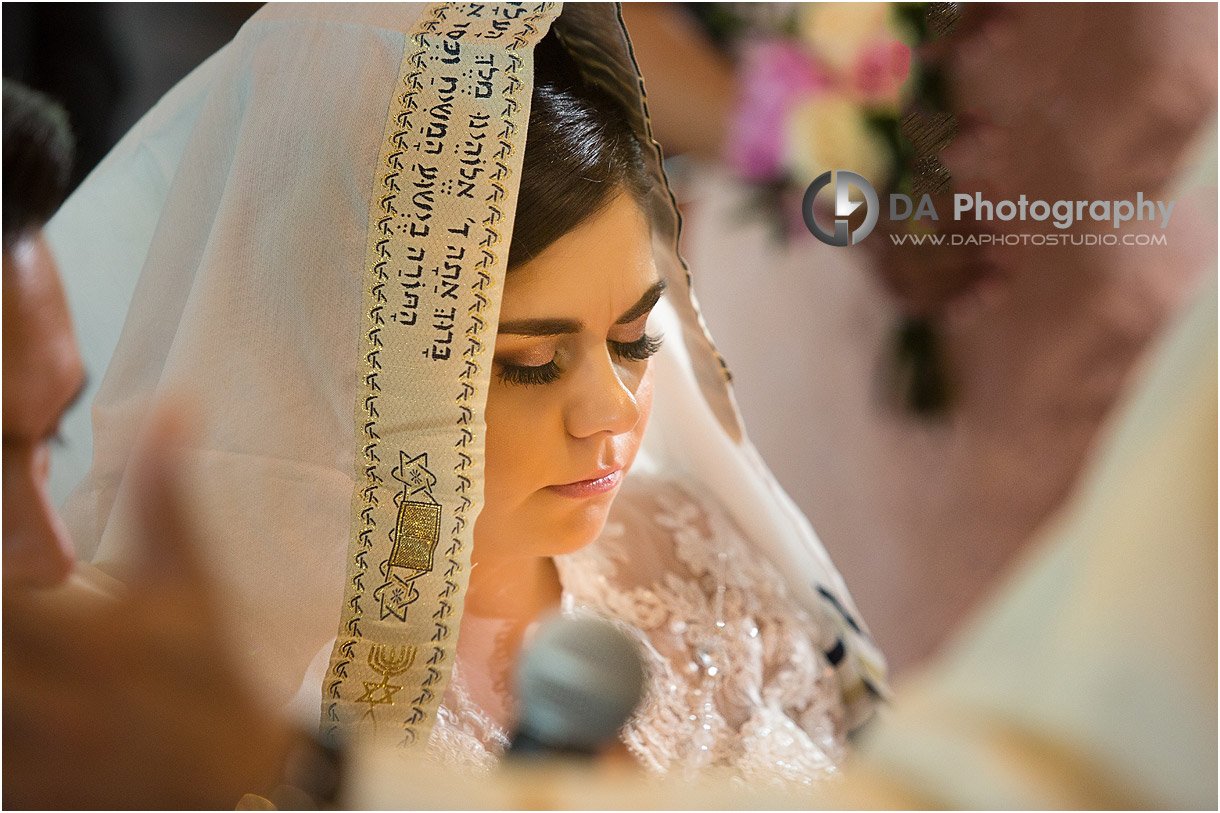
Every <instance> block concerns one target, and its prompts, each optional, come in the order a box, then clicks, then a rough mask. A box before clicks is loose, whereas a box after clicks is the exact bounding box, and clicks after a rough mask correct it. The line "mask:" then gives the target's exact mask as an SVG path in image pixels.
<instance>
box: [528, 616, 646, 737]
mask: <svg viewBox="0 0 1220 813" xmlns="http://www.w3.org/2000/svg"><path fill="white" fill-rule="evenodd" d="M646 676H647V674H646V671H645V668H644V660H643V658H642V657H641V655H640V650H639V646H638V645H637V644H636V642H635V641H634V640H632V638H630V637H629V636H628V635H627V633H625V632H623V631H622V630H620V629H619V628H618V627H616V626H615V625H614V624H611V623H610V622H609V621H605V620H603V619H599V618H591V617H585V618H563V617H556V618H553V619H551V620H549V621H546V622H544V623H543V625H542V627H541V628H540V629H539V630H538V633H537V634H536V635H535V636H534V640H533V641H532V642H531V644H530V645H529V647H528V648H527V649H526V650H525V652H524V654H523V655H522V656H521V660H520V661H518V663H517V671H516V683H517V686H516V688H517V701H518V707H519V709H520V714H519V716H518V721H517V731H516V733H515V734H514V735H513V738H512V744H511V745H510V746H509V753H510V754H515V755H522V754H531V755H540V754H547V755H553V756H592V755H593V754H595V753H597V752H598V751H599V750H601V749H602V748H604V747H605V746H606V745H608V744H610V743H612V742H614V741H615V740H616V739H617V737H618V731H619V729H621V728H622V727H623V725H624V724H625V723H626V722H627V720H628V719H629V718H630V717H631V714H632V712H634V711H635V707H636V706H637V705H639V702H640V699H641V698H642V697H643V695H644V681H645V678H646Z"/></svg>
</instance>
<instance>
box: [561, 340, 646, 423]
mask: <svg viewBox="0 0 1220 813" xmlns="http://www.w3.org/2000/svg"><path fill="white" fill-rule="evenodd" d="M582 366H583V367H584V368H585V369H584V375H581V376H575V377H574V378H573V384H574V393H573V395H572V397H571V399H570V400H569V401H568V404H567V407H566V409H565V410H564V424H565V426H566V427H567V430H568V434H569V435H571V436H572V437H574V438H588V437H593V436H594V435H597V434H599V433H601V432H606V433H609V434H610V435H622V434H625V433H627V432H630V431H631V430H632V429H634V428H635V425H636V424H637V423H639V420H640V406H639V403H638V401H637V400H636V393H635V390H634V389H633V387H638V386H639V376H638V375H633V374H632V373H630V372H628V373H625V374H621V373H620V370H619V367H618V365H617V364H615V362H614V359H613V358H612V357H611V356H610V353H609V350H606V351H604V352H599V353H597V354H595V356H594V358H593V360H592V361H591V363H589V364H586V365H582ZM629 385H630V386H629Z"/></svg>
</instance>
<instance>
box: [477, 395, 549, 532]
mask: <svg viewBox="0 0 1220 813" xmlns="http://www.w3.org/2000/svg"><path fill="white" fill-rule="evenodd" d="M540 389H543V388H527V387H509V386H507V385H504V384H499V383H497V382H494V381H493V382H492V385H491V390H490V391H489V392H488V394H487V443H486V447H485V449H486V461H487V465H486V470H485V471H486V485H485V490H484V494H485V500H486V503H487V506H488V508H495V506H496V505H497V504H500V503H503V502H504V501H507V500H511V499H512V498H513V495H515V494H517V495H519V493H520V492H522V491H523V490H532V489H533V488H534V485H533V479H535V478H531V476H530V472H532V471H535V470H536V469H538V464H539V461H540V460H542V459H545V458H546V457H547V456H548V455H552V454H553V451H549V450H548V447H547V442H546V438H547V432H546V431H545V427H546V426H548V425H549V422H550V421H551V420H552V416H551V413H552V412H554V407H553V406H551V405H550V404H549V403H548V402H547V399H546V398H545V397H544V396H543V395H542V394H541V393H540Z"/></svg>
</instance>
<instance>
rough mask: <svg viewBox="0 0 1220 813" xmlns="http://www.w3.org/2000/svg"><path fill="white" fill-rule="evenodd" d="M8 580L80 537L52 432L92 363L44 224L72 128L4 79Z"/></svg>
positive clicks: (32, 570)
mask: <svg viewBox="0 0 1220 813" xmlns="http://www.w3.org/2000/svg"><path fill="white" fill-rule="evenodd" d="M3 118H4V171H3V176H4V215H3V217H4V291H3V307H4V584H5V586H6V587H8V586H11V585H28V586H43V587H49V586H53V585H55V584H58V583H59V582H61V581H63V580H64V578H66V577H67V575H68V573H69V572H70V571H71V569H72V562H73V559H74V556H73V550H72V542H71V540H70V539H69V538H68V535H67V532H66V531H65V529H64V527H63V524H62V523H61V522H60V519H59V516H58V514H57V512H56V510H55V507H54V506H53V505H52V504H51V501H50V498H49V496H48V494H47V489H46V484H47V473H48V465H49V462H50V449H49V448H48V446H49V444H50V442H51V441H52V440H53V439H54V438H55V435H56V433H57V432H58V430H59V420H60V417H61V416H62V415H63V413H64V412H65V411H66V410H67V408H68V407H69V406H70V405H71V404H72V402H73V401H74V400H75V399H76V396H77V395H78V394H79V392H80V390H81V387H82V385H83V383H84V367H83V365H82V363H81V359H80V354H79V353H78V352H77V349H76V340H75V338H74V337H73V334H72V322H71V319H70V317H69V315H68V305H67V302H66V300H65V299H64V292H63V288H62V287H61V285H60V282H59V274H58V271H57V269H56V267H55V260H54V258H53V257H52V256H51V252H50V250H49V249H48V248H47V244H46V241H45V240H44V239H43V236H42V227H43V225H44V224H45V223H46V221H47V219H48V218H49V217H50V216H51V215H52V214H53V213H54V211H55V209H56V208H57V207H58V206H59V203H60V201H61V200H62V199H63V194H64V189H65V185H66V183H67V180H68V173H69V169H70V168H71V164H72V136H71V134H70V132H69V130H68V124H67V117H66V115H65V114H64V112H63V110H62V109H61V108H59V107H58V106H57V105H55V104H54V103H53V102H51V101H50V100H49V99H47V98H46V97H45V96H42V95H41V94H38V93H35V92H34V91H31V90H29V89H28V88H25V87H23V86H21V85H19V84H16V83H13V82H11V81H10V80H7V79H6V80H4V117H3Z"/></svg>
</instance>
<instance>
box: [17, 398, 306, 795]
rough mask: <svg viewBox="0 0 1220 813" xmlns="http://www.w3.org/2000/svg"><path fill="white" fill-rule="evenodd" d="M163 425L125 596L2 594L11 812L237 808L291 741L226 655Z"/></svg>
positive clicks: (147, 474)
mask: <svg viewBox="0 0 1220 813" xmlns="http://www.w3.org/2000/svg"><path fill="white" fill-rule="evenodd" d="M177 435H178V433H177V431H176V430H175V429H174V428H173V427H172V425H171V423H170V422H168V421H165V420H162V421H160V422H159V425H158V428H157V429H156V430H155V431H154V432H153V435H152V442H150V443H149V444H148V445H147V446H146V448H147V449H149V450H151V451H150V452H148V453H146V454H144V455H143V456H142V458H141V459H140V460H139V461H138V462H137V464H136V465H137V466H138V467H139V468H138V474H137V477H138V482H139V485H140V494H141V498H140V506H141V508H140V513H141V516H140V518H139V520H140V521H139V523H138V526H139V531H138V533H139V534H140V535H141V537H142V538H141V539H140V540H139V542H140V545H141V547H142V552H143V554H144V558H143V560H142V562H141V563H140V564H139V566H138V567H137V568H136V570H135V571H134V572H133V573H132V574H131V577H130V579H129V580H128V583H127V585H126V588H125V589H123V590H120V591H119V593H120V595H117V596H108V595H104V594H103V593H101V592H98V591H96V590H91V589H89V588H88V587H86V586H83V584H82V583H81V581H80V580H79V579H76V580H74V581H73V582H70V583H69V585H68V586H66V587H63V588H60V589H56V590H49V591H32V590H17V589H12V588H6V589H5V593H4V598H3V603H4V619H3V627H4V641H3V650H4V666H3V671H4V718H3V728H4V757H3V763H4V786H3V804H4V806H5V807H8V808H12V807H20V808H184V807H186V808H229V809H232V807H233V806H234V805H235V804H236V803H237V801H238V800H239V799H240V798H241V796H242V795H243V794H244V793H247V792H253V793H258V794H261V795H269V793H270V791H271V788H272V787H274V785H275V784H276V782H277V779H278V777H279V775H280V773H281V767H282V765H283V762H284V760H285V755H286V753H287V752H288V750H289V747H290V743H291V742H292V741H293V737H294V736H299V735H294V734H293V733H292V731H291V729H290V728H289V727H288V726H287V725H286V724H285V723H283V722H282V721H280V720H279V719H278V718H277V717H275V716H274V715H272V714H271V713H270V712H269V711H268V710H267V709H265V708H263V707H262V706H261V705H260V704H259V703H258V702H257V701H256V699H255V697H254V695H253V694H252V693H251V692H250V691H249V690H248V688H247V686H246V685H245V684H244V683H243V679H242V677H241V675H240V673H239V670H238V668H237V666H236V665H235V664H234V663H233V661H232V660H231V658H230V656H229V650H230V648H229V647H227V646H226V642H225V639H224V634H223V630H222V629H221V626H220V624H219V621H218V619H219V615H218V613H217V612H216V611H215V604H216V602H218V601H219V600H221V599H220V598H219V597H218V596H217V595H216V593H215V592H214V590H213V588H212V587H211V585H210V584H209V582H208V579H207V577H206V575H205V572H204V569H203V568H202V566H201V563H200V561H199V559H198V555H197V547H196V546H197V544H198V542H199V540H197V539H195V538H194V537H193V535H192V531H193V529H192V527H191V526H190V523H189V522H188V521H187V519H186V517H185V515H184V512H183V506H182V500H181V494H180V492H179V489H178V487H177V482H176V478H175V476H174V474H175V471H174V466H173V462H174V460H175V457H174V450H175V449H176V448H178V445H179V444H178V443H177Z"/></svg>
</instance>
